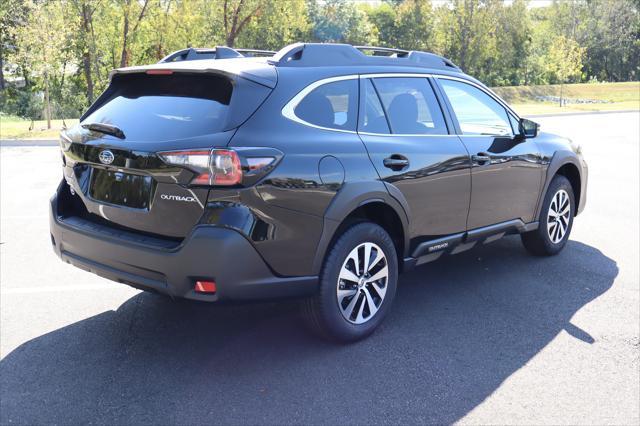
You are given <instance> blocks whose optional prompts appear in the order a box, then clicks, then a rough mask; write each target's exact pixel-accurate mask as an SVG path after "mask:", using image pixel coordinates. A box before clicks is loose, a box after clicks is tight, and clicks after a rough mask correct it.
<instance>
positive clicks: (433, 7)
mask: <svg viewBox="0 0 640 426" xmlns="http://www.w3.org/2000/svg"><path fill="white" fill-rule="evenodd" d="M639 7H640V0H573V1H554V2H553V3H552V4H551V5H549V6H547V7H531V2H528V1H527V0H513V1H503V0H449V1H447V2H442V1H437V2H432V1H431V0H382V1H377V2H375V1H366V2H358V1H353V0H3V1H0V70H2V71H3V72H1V73H0V90H2V89H3V88H4V90H2V92H0V109H1V110H2V111H3V112H5V113H11V114H17V115H20V116H23V117H28V118H34V119H38V118H42V117H45V116H46V114H45V111H46V110H50V111H51V115H52V116H53V117H77V116H78V115H79V114H80V112H81V111H82V110H84V109H86V107H87V106H88V105H89V104H90V103H91V102H93V101H94V100H95V98H96V97H97V96H98V95H99V93H100V92H101V91H103V90H104V89H105V87H106V85H107V83H108V75H109V72H110V70H112V69H113V68H117V67H120V66H129V65H136V64H147V63H153V62H157V61H158V60H160V59H161V58H162V57H164V56H166V55H167V54H169V53H171V52H173V51H175V50H178V49H182V48H186V47H190V46H195V47H209V46H216V45H230V46H236V47H245V48H262V49H271V50H278V49H279V48H281V47H283V46H284V45H286V44H289V43H293V42H297V41H319V42H340V43H351V44H358V45H380V46H387V47H396V48H404V49H414V50H426V51H431V52H435V53H438V54H441V55H444V56H446V57H448V58H450V59H451V60H452V61H453V62H454V63H456V64H457V65H459V66H460V67H461V68H462V69H463V70H464V71H465V72H467V73H469V74H471V75H473V76H475V77H477V78H478V79H480V80H482V81H484V82H486V83H487V84H489V85H497V86H501V85H510V86H513V85H523V84H524V85H532V84H553V83H564V82H580V81H592V80H595V81H629V80H637V79H638V71H639V64H638V58H639V57H640V20H639V19H640V14H639V10H638V8H639ZM5 82H6V84H5ZM17 82H20V84H18V83H17ZM47 94H48V96H47ZM47 98H48V99H49V102H47Z"/></svg>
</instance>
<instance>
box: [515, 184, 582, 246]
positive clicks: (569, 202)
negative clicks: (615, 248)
mask: <svg viewBox="0 0 640 426" xmlns="http://www.w3.org/2000/svg"><path fill="white" fill-rule="evenodd" d="M574 211H575V204H574V195H573V188H572V186H571V183H570V182H569V180H568V179H567V178H566V177H564V176H562V175H556V176H555V177H554V178H553V179H552V180H551V183H550V184H549V187H548V188H547V193H546V195H545V197H544V200H543V204H542V207H541V209H540V217H539V219H538V229H535V230H533V231H530V232H526V233H524V234H522V243H523V244H524V246H525V248H526V249H527V250H528V251H529V252H530V253H532V254H535V255H536V256H551V255H554V254H557V253H559V252H560V251H561V250H562V249H563V248H564V246H565V245H566V244H567V240H568V239H569V234H570V233H571V226H572V225H573V214H574Z"/></svg>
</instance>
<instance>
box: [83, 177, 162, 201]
mask: <svg viewBox="0 0 640 426" xmlns="http://www.w3.org/2000/svg"><path fill="white" fill-rule="evenodd" d="M154 184H155V181H154V180H153V178H152V177H151V176H144V175H134V174H130V173H123V172H118V171H112V170H104V169H97V168H93V169H92V170H91V184H90V186H89V196H90V197H91V198H92V199H94V200H95V201H99V202H101V203H107V204H115V205H118V206H124V207H129V208H132V209H142V210H149V206H150V204H151V197H152V194H153V189H154V186H155V185H154Z"/></svg>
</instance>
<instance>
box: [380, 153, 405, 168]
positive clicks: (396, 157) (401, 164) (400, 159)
mask: <svg viewBox="0 0 640 426" xmlns="http://www.w3.org/2000/svg"><path fill="white" fill-rule="evenodd" d="M382 164H384V166H385V167H388V168H390V169H391V170H393V171H399V170H402V169H404V168H405V167H407V166H408V165H409V159H408V158H407V157H405V156H404V155H400V154H393V155H392V156H390V157H387V158H385V159H384V160H382Z"/></svg>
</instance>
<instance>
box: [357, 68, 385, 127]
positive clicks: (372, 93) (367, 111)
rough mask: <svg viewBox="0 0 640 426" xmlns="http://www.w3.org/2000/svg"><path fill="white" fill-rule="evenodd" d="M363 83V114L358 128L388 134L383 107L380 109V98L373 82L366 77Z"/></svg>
mask: <svg viewBox="0 0 640 426" xmlns="http://www.w3.org/2000/svg"><path fill="white" fill-rule="evenodd" d="M364 85H365V86H364V87H365V89H364V90H365V93H364V114H362V123H360V127H359V130H360V131H362V132H369V133H378V134H385V135H386V134H389V125H388V123H387V118H386V117H385V115H384V109H382V104H381V103H380V98H378V94H377V93H376V89H375V88H374V87H373V83H371V80H369V79H367V80H365V83H364Z"/></svg>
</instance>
